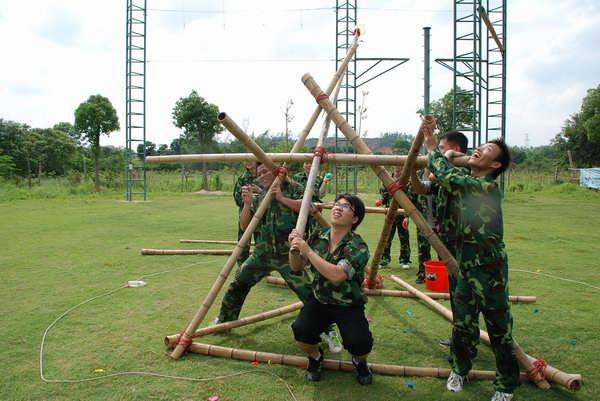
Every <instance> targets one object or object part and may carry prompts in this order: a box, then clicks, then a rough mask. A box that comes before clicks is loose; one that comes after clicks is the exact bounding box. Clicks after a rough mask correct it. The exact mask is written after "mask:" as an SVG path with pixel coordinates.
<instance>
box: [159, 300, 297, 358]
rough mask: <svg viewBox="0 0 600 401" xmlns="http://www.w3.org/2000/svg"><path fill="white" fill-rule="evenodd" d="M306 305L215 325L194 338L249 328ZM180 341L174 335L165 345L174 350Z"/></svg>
mask: <svg viewBox="0 0 600 401" xmlns="http://www.w3.org/2000/svg"><path fill="white" fill-rule="evenodd" d="M303 305H304V304H303V303H302V302H295V303H293V304H291V305H287V306H282V307H281V308H277V309H273V310H270V311H266V312H262V313H257V314H256V315H252V316H246V317H244V318H241V319H238V320H232V321H230V322H225V323H219V324H215V325H214V326H208V327H204V328H202V329H200V330H197V331H196V332H195V333H194V334H193V335H192V337H194V338H197V337H202V336H207V335H209V334H214V333H222V332H224V331H229V330H231V329H235V328H237V327H242V326H247V325H249V324H253V323H257V322H262V321H264V320H267V319H271V318H274V317H277V316H281V315H286V314H288V313H292V312H294V311H297V310H298V309H300V308H302V306H303ZM178 340H179V334H173V335H171V336H166V337H165V345H166V346H167V347H169V348H173V347H175V346H176V345H177V342H178Z"/></svg>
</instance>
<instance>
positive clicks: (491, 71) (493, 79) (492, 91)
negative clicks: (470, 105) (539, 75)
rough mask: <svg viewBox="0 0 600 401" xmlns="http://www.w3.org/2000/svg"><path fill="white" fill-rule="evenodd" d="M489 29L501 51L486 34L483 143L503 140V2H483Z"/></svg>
mask: <svg viewBox="0 0 600 401" xmlns="http://www.w3.org/2000/svg"><path fill="white" fill-rule="evenodd" d="M486 8H487V13H488V16H489V20H490V23H491V25H492V26H493V27H494V31H495V32H496V34H497V36H498V38H499V39H500V42H501V43H502V48H499V46H498V45H497V44H496V41H495V40H494V38H493V37H492V33H491V32H490V31H489V30H488V34H487V41H486V43H487V44H486V52H487V54H486V59H487V71H486V76H487V85H486V107H485V109H486V113H485V114H486V117H485V121H486V124H485V126H486V133H485V140H486V142H487V141H488V140H490V139H494V138H502V139H504V138H505V136H506V0H486Z"/></svg>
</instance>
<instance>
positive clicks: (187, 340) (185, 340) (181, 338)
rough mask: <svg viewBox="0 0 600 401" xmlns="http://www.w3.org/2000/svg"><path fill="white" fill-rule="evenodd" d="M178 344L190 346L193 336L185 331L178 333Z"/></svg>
mask: <svg viewBox="0 0 600 401" xmlns="http://www.w3.org/2000/svg"><path fill="white" fill-rule="evenodd" d="M176 342H177V345H183V346H184V347H185V348H187V347H189V346H190V344H191V343H192V337H190V336H188V335H187V334H186V332H185V331H182V332H181V333H179V334H177V339H176Z"/></svg>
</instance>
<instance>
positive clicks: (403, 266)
mask: <svg viewBox="0 0 600 401" xmlns="http://www.w3.org/2000/svg"><path fill="white" fill-rule="evenodd" d="M401 266H402V269H404V270H408V269H410V264H408V263H402V264H401Z"/></svg>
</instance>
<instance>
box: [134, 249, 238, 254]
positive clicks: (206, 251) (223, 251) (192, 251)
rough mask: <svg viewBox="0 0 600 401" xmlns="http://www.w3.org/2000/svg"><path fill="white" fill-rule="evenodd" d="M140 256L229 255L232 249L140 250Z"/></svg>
mask: <svg viewBox="0 0 600 401" xmlns="http://www.w3.org/2000/svg"><path fill="white" fill-rule="evenodd" d="M141 253H142V255H231V254H232V253H233V250H232V249H151V248H142V252H141Z"/></svg>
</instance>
